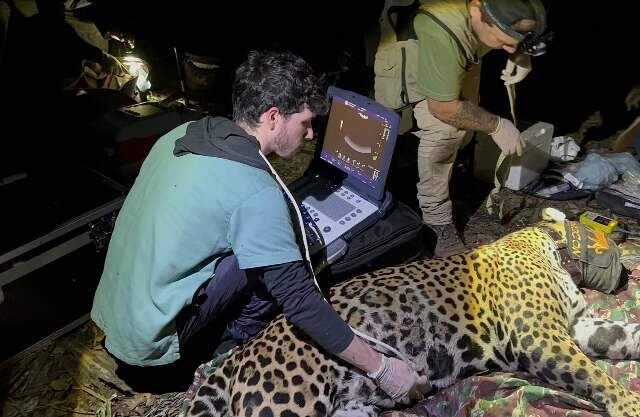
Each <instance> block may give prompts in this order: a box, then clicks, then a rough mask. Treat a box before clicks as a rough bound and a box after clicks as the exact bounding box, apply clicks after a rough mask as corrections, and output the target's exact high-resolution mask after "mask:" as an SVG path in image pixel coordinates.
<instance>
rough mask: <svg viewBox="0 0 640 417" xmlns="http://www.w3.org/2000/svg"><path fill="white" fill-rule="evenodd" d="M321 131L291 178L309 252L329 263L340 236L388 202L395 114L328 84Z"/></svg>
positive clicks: (339, 251)
mask: <svg viewBox="0 0 640 417" xmlns="http://www.w3.org/2000/svg"><path fill="white" fill-rule="evenodd" d="M329 97H330V99H331V108H330V111H329V115H328V121H327V126H326V129H325V134H324V137H323V139H322V140H321V142H320V143H318V146H317V149H316V154H315V156H314V159H313V161H312V163H311V165H310V168H309V170H308V171H307V172H306V173H305V175H304V176H303V177H302V178H301V179H299V180H297V181H295V182H294V183H293V184H291V187H290V188H291V191H292V193H293V195H294V197H295V198H296V200H297V202H298V204H299V205H300V208H301V211H302V215H303V220H304V222H305V228H306V235H307V239H308V241H309V247H310V252H311V254H312V255H313V254H315V253H318V252H320V251H324V252H325V255H326V258H325V262H326V263H328V264H330V263H332V262H334V261H335V260H337V259H339V258H340V257H341V256H342V255H343V254H344V253H345V252H346V250H347V244H346V241H348V240H349V239H350V238H351V237H352V236H354V235H355V234H356V233H358V232H359V231H361V230H363V229H365V228H367V227H369V226H371V225H372V224H374V223H375V222H376V221H377V220H378V219H379V218H381V217H383V216H384V215H385V212H386V211H387V209H388V208H389V207H390V206H391V202H392V197H391V194H390V193H388V192H386V191H385V182H386V179H387V176H388V173H389V166H390V164H391V157H392V156H393V149H394V146H395V142H396V135H397V131H398V125H399V123H400V118H399V116H398V114H397V113H395V112H393V111H391V110H389V109H387V108H385V107H383V106H382V105H380V104H378V103H376V102H375V101H374V100H373V99H371V98H369V97H365V96H362V95H359V94H356V93H353V92H351V91H346V90H342V89H339V88H336V87H330V88H329Z"/></svg>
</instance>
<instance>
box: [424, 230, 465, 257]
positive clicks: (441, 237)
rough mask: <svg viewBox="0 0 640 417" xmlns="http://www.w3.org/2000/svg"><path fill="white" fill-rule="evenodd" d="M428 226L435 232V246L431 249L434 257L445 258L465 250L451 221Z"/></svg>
mask: <svg viewBox="0 0 640 417" xmlns="http://www.w3.org/2000/svg"><path fill="white" fill-rule="evenodd" d="M428 226H429V227H430V228H431V230H433V231H434V233H435V234H436V247H435V249H434V250H433V255H434V256H435V257H437V258H445V257H447V256H452V255H457V254H459V253H462V252H464V251H466V250H467V247H466V246H465V245H464V243H463V242H462V239H461V238H460V235H459V234H458V230H457V229H456V226H455V225H454V224H453V223H449V224H442V225H428Z"/></svg>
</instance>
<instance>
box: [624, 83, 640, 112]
mask: <svg viewBox="0 0 640 417" xmlns="http://www.w3.org/2000/svg"><path fill="white" fill-rule="evenodd" d="M624 104H626V105H627V110H631V109H633V108H634V107H638V105H640V85H636V86H635V87H633V88H632V89H631V91H629V93H627V97H625V99H624Z"/></svg>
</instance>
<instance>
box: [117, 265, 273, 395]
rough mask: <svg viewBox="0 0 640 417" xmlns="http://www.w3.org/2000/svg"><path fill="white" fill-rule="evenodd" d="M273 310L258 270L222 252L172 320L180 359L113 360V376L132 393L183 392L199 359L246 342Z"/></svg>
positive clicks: (199, 361)
mask: <svg viewBox="0 0 640 417" xmlns="http://www.w3.org/2000/svg"><path fill="white" fill-rule="evenodd" d="M278 311H279V307H278V306H277V304H276V303H275V300H274V299H273V298H272V297H271V295H270V294H269V293H268V291H267V289H266V287H265V286H264V283H263V282H262V276H261V275H260V274H259V272H257V271H255V270H242V269H240V266H239V265H238V259H237V258H236V256H235V255H233V254H232V255H229V256H226V257H224V258H222V259H221V260H220V261H218V263H217V265H216V268H215V273H214V275H213V277H212V278H211V279H209V280H208V281H206V282H205V283H204V284H202V285H201V286H200V288H198V290H197V291H196V293H195V294H194V296H193V299H192V302H191V304H189V305H187V306H186V307H185V308H183V309H182V311H181V312H180V314H178V317H176V319H175V325H176V329H177V332H178V339H179V341H180V359H179V360H178V361H176V362H174V363H171V364H168V365H160V366H149V367H140V366H132V365H128V364H126V363H124V362H121V361H118V371H117V373H118V376H119V377H120V378H121V379H123V380H124V381H125V382H126V383H127V384H128V385H129V386H130V387H131V388H132V389H134V390H135V391H137V392H154V393H159V392H170V391H184V390H186V389H187V388H188V387H189V384H190V383H191V380H192V378H193V372H194V371H195V369H196V368H197V367H198V366H199V365H200V364H201V363H204V362H206V361H208V360H211V359H212V358H213V357H214V356H215V354H216V353H222V352H225V351H227V350H228V349H230V348H231V347H233V346H234V345H237V344H242V343H245V342H246V341H248V340H249V339H250V338H251V337H253V336H255V335H256V334H257V333H258V332H260V331H261V330H262V329H264V328H265V327H266V325H267V324H268V323H269V321H270V320H271V319H272V318H273V317H275V315H276V314H277V313H278Z"/></svg>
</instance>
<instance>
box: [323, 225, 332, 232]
mask: <svg viewBox="0 0 640 417" xmlns="http://www.w3.org/2000/svg"><path fill="white" fill-rule="evenodd" d="M322 231H323V232H325V233H329V232H330V231H331V227H330V226H325V227H324V229H322Z"/></svg>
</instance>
